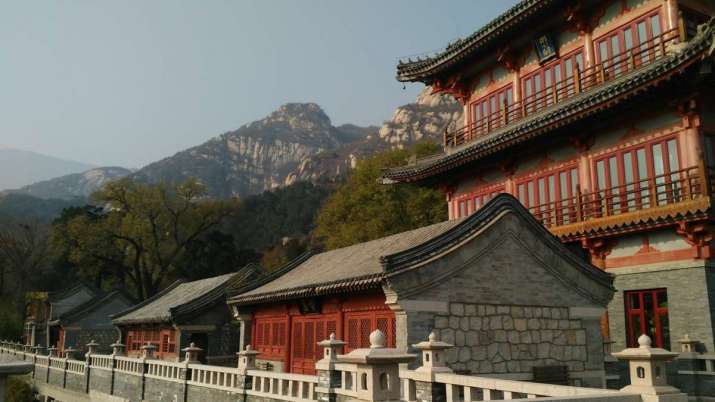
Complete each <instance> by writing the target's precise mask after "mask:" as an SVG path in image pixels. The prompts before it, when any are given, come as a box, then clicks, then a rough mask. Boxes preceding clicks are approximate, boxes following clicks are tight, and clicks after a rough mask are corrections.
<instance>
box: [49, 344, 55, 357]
mask: <svg viewBox="0 0 715 402" xmlns="http://www.w3.org/2000/svg"><path fill="white" fill-rule="evenodd" d="M47 355H48V356H50V357H55V356H57V348H56V347H55V346H50V347H49V348H47Z"/></svg>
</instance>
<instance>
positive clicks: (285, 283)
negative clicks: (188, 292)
mask: <svg viewBox="0 0 715 402" xmlns="http://www.w3.org/2000/svg"><path fill="white" fill-rule="evenodd" d="M462 220H463V219H456V220H451V221H446V222H440V223H437V224H434V225H430V226H425V227H422V228H419V229H415V230H410V231H408V232H402V233H398V234H395V235H392V236H388V237H383V238H381V239H377V240H372V241H369V242H366V243H360V244H355V245H353V246H349V247H345V248H340V249H336V250H331V251H327V252H324V253H320V254H315V255H313V256H311V257H309V258H308V259H306V260H305V261H304V262H302V263H300V264H299V265H298V266H296V267H295V268H293V269H291V270H289V271H288V272H286V273H285V274H283V275H281V276H278V277H277V278H276V279H274V280H273V281H271V282H268V283H266V284H264V285H262V286H259V287H257V288H255V289H253V290H250V291H248V292H245V293H242V294H240V295H239V296H238V298H239V299H241V300H250V299H255V298H256V297H257V296H259V295H266V294H272V293H276V292H283V291H290V293H291V295H295V294H299V293H300V291H299V290H300V289H301V288H307V287H310V288H313V287H316V286H322V287H323V288H329V287H330V286H331V284H338V283H339V284H340V285H341V286H343V285H348V286H350V285H353V286H358V287H359V286H361V285H364V284H368V283H372V282H371V280H372V279H380V278H381V276H380V275H381V274H382V273H383V272H384V271H383V267H382V263H381V261H380V258H381V257H382V256H385V255H389V254H395V253H398V252H400V251H404V250H407V249H410V248H413V247H415V246H417V245H419V244H422V243H424V242H426V241H428V240H431V239H434V238H435V237H437V236H439V235H441V234H443V233H445V232H447V231H449V230H450V229H452V228H453V227H454V226H456V225H458V224H459V223H460V222H462ZM259 298H262V297H259Z"/></svg>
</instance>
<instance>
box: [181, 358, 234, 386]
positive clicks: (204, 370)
mask: <svg viewBox="0 0 715 402" xmlns="http://www.w3.org/2000/svg"><path fill="white" fill-rule="evenodd" d="M189 369H190V370H191V376H190V378H189V379H188V381H187V383H188V384H191V385H198V386H202V387H211V388H218V389H223V390H226V391H237V390H238V389H237V386H238V374H239V372H238V369H235V368H231V367H223V366H209V365H206V364H190V365H189Z"/></svg>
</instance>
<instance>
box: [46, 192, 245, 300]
mask: <svg viewBox="0 0 715 402" xmlns="http://www.w3.org/2000/svg"><path fill="white" fill-rule="evenodd" d="M92 198H93V200H94V202H95V203H96V204H97V205H100V206H102V209H101V210H98V209H96V210H88V211H85V213H81V214H77V216H74V217H71V218H69V219H67V221H64V222H62V221H60V222H58V224H57V225H56V227H55V230H54V233H53V244H55V245H56V247H58V248H60V249H61V248H65V249H66V250H67V251H68V255H69V259H70V260H71V261H72V262H73V263H75V264H77V265H78V266H79V267H80V269H82V270H83V272H84V273H85V274H88V275H99V276H100V277H104V276H112V277H113V279H115V280H116V281H118V282H119V283H126V285H127V286H130V287H131V288H133V289H134V291H135V293H136V296H137V297H138V298H139V299H140V300H144V299H146V298H148V297H151V296H153V295H154V294H156V293H157V292H158V291H159V289H160V288H161V286H162V285H163V284H165V283H166V282H167V280H170V279H172V277H173V276H175V274H176V273H177V266H178V265H179V263H180V261H181V260H182V259H183V258H184V257H185V256H186V254H187V250H188V249H189V247H190V246H191V245H192V244H193V243H194V242H196V241H197V240H199V239H200V238H201V236H203V235H204V234H206V233H208V232H210V231H211V230H213V229H214V228H215V227H217V226H218V225H219V224H220V223H221V222H222V221H223V219H224V218H225V217H227V216H228V215H230V214H231V213H232V211H234V210H235V208H236V205H237V201H236V200H220V201H217V200H209V199H207V198H206V187H205V186H204V185H203V184H201V183H199V182H198V181H196V180H188V181H186V182H184V183H179V184H168V183H161V184H155V185H150V184H143V183H138V182H135V181H133V180H131V179H123V180H119V181H115V182H110V183H109V184H107V185H106V186H105V187H104V188H103V189H102V190H99V191H98V192H96V193H95V194H93V195H92Z"/></svg>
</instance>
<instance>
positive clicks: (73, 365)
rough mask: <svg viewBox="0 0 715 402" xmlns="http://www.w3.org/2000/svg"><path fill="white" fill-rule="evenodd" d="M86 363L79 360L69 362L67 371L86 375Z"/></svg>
mask: <svg viewBox="0 0 715 402" xmlns="http://www.w3.org/2000/svg"><path fill="white" fill-rule="evenodd" d="M85 366H86V364H85V362H83V361H79V360H67V371H69V372H71V373H75V374H84V369H85Z"/></svg>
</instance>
